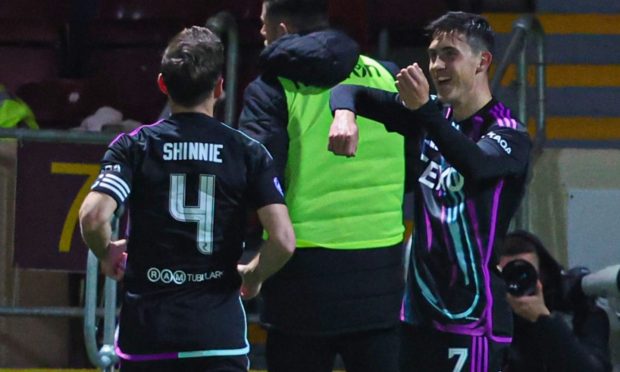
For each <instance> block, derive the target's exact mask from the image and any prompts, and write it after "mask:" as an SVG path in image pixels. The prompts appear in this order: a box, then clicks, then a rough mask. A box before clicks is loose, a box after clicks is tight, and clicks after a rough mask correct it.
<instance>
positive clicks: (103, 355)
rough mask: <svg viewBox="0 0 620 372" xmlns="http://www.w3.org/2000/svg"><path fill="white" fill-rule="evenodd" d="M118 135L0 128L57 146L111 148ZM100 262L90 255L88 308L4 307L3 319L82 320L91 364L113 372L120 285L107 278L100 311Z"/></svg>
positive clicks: (7, 134) (1, 132) (4, 134)
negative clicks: (99, 341) (100, 328)
mask: <svg viewBox="0 0 620 372" xmlns="http://www.w3.org/2000/svg"><path fill="white" fill-rule="evenodd" d="M115 135H116V134H115V133H100V132H81V131H65V130H31V129H19V128H13V129H5V128H0V138H8V139H16V140H18V141H37V142H54V143H67V142H70V143H81V144H107V143H109V142H110V141H111V140H112V139H113V138H114V136H115ZM117 231H118V223H117V222H115V223H114V229H113V235H114V236H118V234H117ZM98 275H99V273H98V262H97V258H96V257H95V256H94V255H93V253H92V252H90V251H89V254H88V261H87V270H86V285H85V304H84V307H57V306H39V307H20V306H0V316H19V317H74V318H78V317H82V318H83V319H84V336H85V344H86V351H87V354H88V356H89V359H90V361H91V363H92V364H93V365H95V366H97V367H99V368H102V369H103V370H104V371H112V369H113V367H114V364H115V363H116V362H117V361H118V358H117V357H116V355H115V354H114V346H113V345H114V328H115V325H116V314H117V309H116V282H115V281H114V280H112V279H109V278H106V282H105V285H104V288H105V289H104V298H103V302H104V308H98V307H97V278H98ZM101 317H103V319H104V322H103V324H104V329H103V346H102V347H101V348H100V349H98V348H97V324H96V321H97V318H101Z"/></svg>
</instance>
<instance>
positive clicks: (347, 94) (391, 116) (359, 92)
mask: <svg viewBox="0 0 620 372" xmlns="http://www.w3.org/2000/svg"><path fill="white" fill-rule="evenodd" d="M329 105H330V108H331V110H332V112H334V111H336V110H339V109H344V110H349V111H353V112H355V113H356V114H357V115H361V116H364V117H367V118H369V119H372V120H375V121H378V122H380V123H382V124H383V125H385V128H386V129H387V130H388V131H390V132H397V133H400V134H402V135H404V136H407V137H417V136H419V134H420V127H419V125H415V123H414V122H412V121H411V117H412V114H411V110H409V109H407V108H406V107H405V106H403V104H402V103H401V100H400V97H399V96H398V94H397V93H394V92H388V91H385V90H381V89H375V88H367V87H363V86H359V85H346V84H343V85H338V86H336V87H335V88H334V89H332V92H331V96H330V100H329Z"/></svg>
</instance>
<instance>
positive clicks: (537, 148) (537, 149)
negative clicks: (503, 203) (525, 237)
mask: <svg viewBox="0 0 620 372" xmlns="http://www.w3.org/2000/svg"><path fill="white" fill-rule="evenodd" d="M512 30H513V32H512V37H511V39H510V43H509V44H508V48H507V49H506V53H505V54H504V57H503V58H502V60H501V61H500V63H499V64H498V66H497V68H496V70H495V75H494V76H493V80H492V81H491V91H492V92H494V93H495V92H497V89H498V88H499V86H500V83H501V80H502V78H503V77H504V75H505V74H506V71H507V69H508V66H509V65H510V64H511V63H512V62H513V61H514V60H515V58H516V60H517V61H516V62H517V81H516V86H517V109H518V118H519V120H520V121H521V122H522V123H524V124H526V125H527V122H528V99H527V91H528V87H529V84H528V67H529V63H528V60H527V51H528V42H529V41H530V40H533V41H534V43H535V47H536V56H535V61H534V66H535V71H536V95H537V97H536V103H537V105H536V131H535V137H534V144H533V147H532V155H531V165H530V169H529V172H530V175H528V178H531V172H532V169H533V167H534V164H536V161H537V160H538V158H539V157H540V155H541V153H542V148H543V146H544V144H545V141H546V138H547V134H546V123H545V119H546V116H545V89H546V83H545V81H546V80H545V45H544V37H545V33H544V30H543V28H542V25H541V23H540V21H539V20H538V19H537V18H536V17H534V16H533V15H531V14H528V15H524V16H521V17H519V18H518V19H517V20H516V21H515V22H514V23H513V26H512ZM529 200H530V199H529V196H528V194H527V193H526V194H525V195H524V197H523V201H522V202H521V206H520V208H519V210H518V211H517V213H516V214H515V217H514V221H513V224H514V227H515V228H519V229H525V230H529V229H530V217H529V216H530V205H529V204H530V202H529Z"/></svg>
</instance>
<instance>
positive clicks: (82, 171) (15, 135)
mask: <svg viewBox="0 0 620 372" xmlns="http://www.w3.org/2000/svg"><path fill="white" fill-rule="evenodd" d="M114 136H115V134H112V133H91V132H77V131H62V130H38V131H33V130H29V129H0V141H3V142H4V143H3V145H10V144H11V143H10V142H14V144H15V145H16V146H15V157H16V159H17V166H16V180H15V181H16V190H17V192H16V194H15V195H16V197H15V216H14V225H15V228H14V231H15V234H14V235H15V239H14V254H13V264H14V266H15V267H17V268H19V269H41V270H52V271H64V272H86V285H85V300H84V301H85V305H84V308H81V307H51V306H50V307H7V306H4V307H0V316H21V317H27V316H30V317H83V318H84V336H85V343H86V350H87V353H88V356H89V359H90V361H91V362H92V363H93V364H94V365H95V366H97V367H99V368H101V369H103V370H104V371H111V370H112V368H113V366H114V364H115V363H116V362H117V360H118V359H117V357H116V355H115V354H114V347H113V344H114V328H115V324H116V315H117V308H116V282H115V281H114V280H111V279H109V278H106V279H105V285H104V293H103V300H102V301H103V304H104V307H103V308H97V297H98V294H97V280H98V277H99V273H98V266H99V265H98V262H97V258H96V257H95V256H94V255H93V253H92V252H89V251H88V249H87V248H86V246H85V245H84V244H83V243H82V241H81V238H80V236H79V227H78V210H79V207H80V205H81V204H82V201H83V200H84V197H85V196H86V194H87V193H88V191H89V189H90V185H91V184H92V183H93V181H94V179H95V178H96V177H97V175H98V174H99V167H100V166H99V160H100V159H101V157H102V155H103V153H104V151H105V149H106V147H107V144H108V143H109V142H110V141H111V140H112V139H113V138H114ZM42 210H43V211H45V213H41V211H42ZM7 217H9V216H7ZM58 221H62V224H59V223H58ZM114 226H115V228H114V232H113V234H114V235H115V236H118V228H119V227H118V226H119V224H118V221H115V223H114ZM97 317H103V318H104V322H103V345H102V346H101V348H98V346H97V341H96V340H97V338H96V333H97V325H96V318H97Z"/></svg>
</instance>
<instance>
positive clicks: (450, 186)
mask: <svg viewBox="0 0 620 372" xmlns="http://www.w3.org/2000/svg"><path fill="white" fill-rule="evenodd" d="M418 181H420V183H421V184H423V185H425V186H428V187H429V188H431V189H434V190H443V191H449V192H458V191H461V189H462V188H463V184H464V183H465V179H464V177H463V176H462V175H461V174H460V173H459V172H457V171H456V169H454V168H452V167H448V168H446V169H443V170H442V169H441V166H440V165H439V164H438V163H436V162H434V161H431V162H429V163H428V166H427V167H426V169H425V170H424V172H422V175H421V176H420V178H418Z"/></svg>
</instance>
